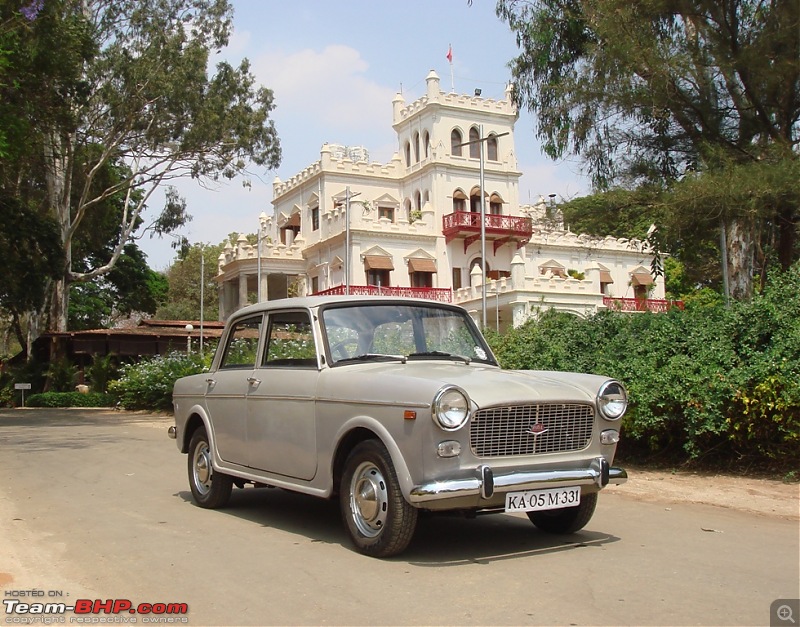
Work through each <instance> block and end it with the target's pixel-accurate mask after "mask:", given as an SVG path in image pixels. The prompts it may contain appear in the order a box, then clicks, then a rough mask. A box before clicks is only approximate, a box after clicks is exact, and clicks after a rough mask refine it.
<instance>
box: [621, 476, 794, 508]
mask: <svg viewBox="0 0 800 627" xmlns="http://www.w3.org/2000/svg"><path fill="white" fill-rule="evenodd" d="M626 470H627V471H628V481H627V483H625V484H623V485H621V486H608V487H607V488H606V490H609V491H612V492H614V493H616V494H619V495H620V496H622V497H623V498H632V499H641V500H644V501H649V502H653V503H703V504H706V505H715V506H717V507H726V508H730V509H736V510H741V511H747V512H755V513H757V514H763V515H768V516H780V517H781V518H790V519H795V520H800V484H798V483H785V482H783V481H777V480H772V479H757V478H749V477H737V476H732V475H722V474H713V473H700V472H684V471H675V472H668V471H660V470H645V469H642V468H631V467H626Z"/></svg>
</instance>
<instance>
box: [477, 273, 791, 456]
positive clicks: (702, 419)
mask: <svg viewBox="0 0 800 627" xmlns="http://www.w3.org/2000/svg"><path fill="white" fill-rule="evenodd" d="M489 339H490V341H491V343H492V348H493V350H494V351H495V353H496V355H497V357H498V359H499V360H500V362H501V364H502V365H503V366H504V367H506V368H515V369H529V370H536V369H553V370H563V371H580V372H594V373H597V374H603V375H607V376H610V377H615V378H618V379H620V380H621V381H623V382H624V383H625V385H626V386H627V388H628V392H629V395H630V408H629V410H628V413H627V414H626V416H625V418H624V424H623V427H624V433H625V435H624V438H623V440H622V444H621V448H620V452H621V453H622V454H624V455H630V456H632V457H637V458H639V459H642V460H644V459H647V460H651V461H652V460H654V459H655V460H659V459H661V460H663V461H664V462H669V463H674V462H676V461H698V460H700V461H702V462H704V463H710V464H714V465H716V466H721V465H725V466H734V465H737V464H747V465H750V464H755V465H758V466H761V467H764V468H767V467H772V468H774V469H782V470H786V469H792V468H794V469H796V468H797V467H798V466H799V465H800V384H798V381H800V266H797V265H796V266H795V267H794V268H793V269H792V270H791V271H789V272H786V273H783V274H778V275H777V276H775V277H773V279H772V280H771V281H770V282H769V283H768V285H767V286H766V289H765V291H764V293H763V294H760V295H757V296H755V297H754V298H753V299H752V300H751V301H749V302H735V303H732V304H731V305H730V306H729V307H725V306H724V304H723V303H722V302H721V301H720V300H719V299H715V298H709V297H708V295H704V296H703V297H700V298H696V299H692V300H690V301H689V302H688V303H687V306H686V310H685V311H680V310H678V309H673V310H671V311H670V312H669V313H666V314H646V313H645V314H633V315H631V314H622V313H618V312H612V311H604V312H600V313H598V314H596V315H594V316H591V317H589V318H586V319H582V318H578V317H576V316H570V315H567V314H558V313H554V312H552V311H549V312H547V313H545V314H543V315H542V316H541V317H540V319H539V320H538V321H531V322H528V323H527V324H525V325H523V326H522V327H520V328H518V329H512V330H510V331H509V332H508V333H506V335H504V336H502V337H497V336H489Z"/></svg>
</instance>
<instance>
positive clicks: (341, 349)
mask: <svg viewBox="0 0 800 627" xmlns="http://www.w3.org/2000/svg"><path fill="white" fill-rule="evenodd" d="M322 321H323V326H324V328H325V335H326V339H327V344H328V354H329V355H330V357H331V363H334V364H336V363H344V362H351V363H358V362H364V361H370V360H375V361H386V360H387V359H397V360H401V361H403V362H406V361H410V360H415V359H437V360H453V361H458V362H466V363H469V362H470V361H479V362H482V363H491V364H494V363H495V361H494V359H493V358H492V356H491V352H490V351H489V348H488V347H487V345H486V342H485V341H484V339H483V337H482V336H481V335H480V333H479V332H478V330H477V329H476V328H475V325H474V324H473V323H472V321H471V320H470V319H469V317H468V316H467V315H466V313H465V312H462V311H460V310H458V309H450V308H446V307H441V306H437V305H423V304H419V305H417V304H414V305H408V304H397V303H390V304H388V303H387V304H376V303H371V304H367V303H363V304H357V305H350V304H347V305H341V306H331V307H327V308H325V309H324V310H323V312H322Z"/></svg>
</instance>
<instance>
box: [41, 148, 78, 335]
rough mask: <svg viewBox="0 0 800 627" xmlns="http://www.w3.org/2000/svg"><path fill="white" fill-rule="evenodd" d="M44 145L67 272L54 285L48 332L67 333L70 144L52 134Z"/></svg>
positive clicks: (50, 191)
mask: <svg viewBox="0 0 800 627" xmlns="http://www.w3.org/2000/svg"><path fill="white" fill-rule="evenodd" d="M48 139H49V141H47V142H46V143H45V149H44V152H45V162H46V163H47V165H48V168H47V173H46V180H47V196H48V199H49V201H50V207H52V211H53V213H54V215H55V217H56V220H57V221H58V225H59V228H60V230H61V243H62V245H63V246H64V272H63V274H62V275H61V276H60V277H59V278H58V279H56V280H55V281H53V287H52V293H51V297H50V319H49V323H48V325H47V327H48V330H49V331H59V332H64V331H66V330H67V312H68V310H69V276H70V272H71V270H72V233H71V228H72V218H71V215H70V192H71V188H70V180H69V171H70V164H71V154H70V153H71V143H70V141H69V139H67V140H66V141H65V140H62V138H61V137H59V136H58V135H57V134H56V133H51V134H50V136H49V138H48Z"/></svg>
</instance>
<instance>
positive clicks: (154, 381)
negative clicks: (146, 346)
mask: <svg viewBox="0 0 800 627" xmlns="http://www.w3.org/2000/svg"><path fill="white" fill-rule="evenodd" d="M210 358H211V355H210V354H206V357H205V358H203V357H201V356H200V355H198V354H197V353H193V354H192V355H186V354H185V353H170V354H169V355H165V356H160V355H159V356H157V357H154V358H152V359H146V360H143V361H140V362H138V363H135V364H130V365H127V366H123V367H122V368H121V369H120V378H119V379H118V380H116V381H111V382H110V383H109V384H108V391H109V394H111V395H113V396H114V397H115V398H116V399H117V400H118V401H119V403H120V404H121V405H122V407H124V408H125V409H149V410H157V411H171V410H172V387H173V386H174V385H175V381H177V380H178V379H179V378H181V377H185V376H187V375H190V374H197V373H199V372H203V370H204V369H206V368H207V366H208V363H207V360H210Z"/></svg>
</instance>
